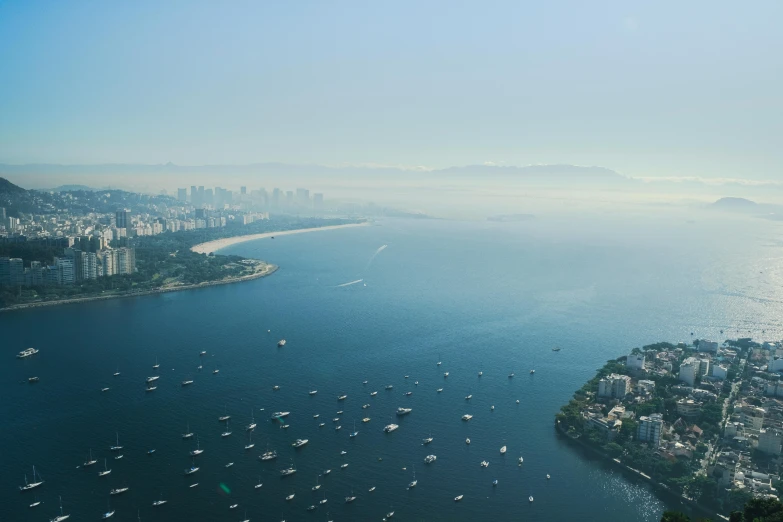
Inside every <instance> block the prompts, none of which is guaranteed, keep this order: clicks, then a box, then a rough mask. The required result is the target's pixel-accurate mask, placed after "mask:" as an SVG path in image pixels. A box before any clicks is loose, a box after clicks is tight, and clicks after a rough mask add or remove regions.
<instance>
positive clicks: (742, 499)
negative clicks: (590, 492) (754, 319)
mask: <svg viewBox="0 0 783 522" xmlns="http://www.w3.org/2000/svg"><path fill="white" fill-rule="evenodd" d="M777 350H781V352H783V342H779V341H767V342H755V341H753V340H752V339H750V338H744V339H738V340H727V341H725V342H723V343H718V342H714V341H709V340H704V339H702V340H699V339H697V340H695V341H693V342H692V343H683V342H680V343H677V344H672V343H666V342H662V343H657V344H653V345H649V346H645V347H643V348H634V349H633V350H632V351H631V352H630V354H628V355H626V356H622V357H620V358H618V359H615V360H610V361H608V362H607V363H606V365H604V367H603V368H601V369H600V370H598V373H597V374H596V376H595V377H593V378H592V379H591V380H590V381H588V382H587V383H586V384H585V385H584V386H583V387H582V389H580V390H579V391H577V392H576V393H575V394H574V396H573V399H572V400H571V401H570V402H569V403H568V404H567V405H565V406H563V407H562V408H561V411H560V412H559V413H558V414H557V415H556V418H555V427H556V429H557V431H558V433H561V434H562V435H564V436H565V438H566V439H567V440H570V441H573V442H574V443H576V444H579V445H581V446H583V447H585V448H587V449H588V450H590V451H594V452H597V453H599V454H601V455H602V456H604V457H605V458H607V460H608V461H609V462H611V463H613V464H615V465H617V466H620V467H621V468H623V469H624V470H625V471H627V472H629V473H633V474H634V475H635V476H637V477H639V478H641V479H643V480H647V481H649V482H651V483H652V484H653V485H654V486H655V487H657V488H660V489H662V490H665V491H666V492H668V493H670V494H673V495H676V496H677V497H678V499H679V500H680V501H682V502H685V503H688V504H690V505H691V506H692V507H694V508H697V509H699V510H701V511H706V512H708V513H709V514H710V516H713V517H721V518H725V516H726V515H727V514H728V513H730V512H732V511H736V510H741V509H742V506H743V505H744V504H745V503H746V502H748V501H749V500H750V499H752V498H762V499H777V497H778V495H779V490H780V487H781V486H783V483H781V481H780V476H781V471H783V470H782V469H781V468H782V467H783V461H782V460H781V449H782V445H783V401H781V397H783V382H781V373H783V358H781V357H780V356H779V355H778V354H777Z"/></svg>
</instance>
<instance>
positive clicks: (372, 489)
mask: <svg viewBox="0 0 783 522" xmlns="http://www.w3.org/2000/svg"><path fill="white" fill-rule="evenodd" d="M367 491H368V492H370V493H372V492H373V491H375V486H373V487H371V488H370V489H368V490H367Z"/></svg>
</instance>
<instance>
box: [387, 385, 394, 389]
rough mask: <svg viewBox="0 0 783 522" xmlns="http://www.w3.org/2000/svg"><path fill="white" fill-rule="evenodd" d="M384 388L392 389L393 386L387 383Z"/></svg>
mask: <svg viewBox="0 0 783 522" xmlns="http://www.w3.org/2000/svg"><path fill="white" fill-rule="evenodd" d="M386 389H387V390H393V389H394V386H392V385H391V384H387V385H386Z"/></svg>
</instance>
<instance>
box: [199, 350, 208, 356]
mask: <svg viewBox="0 0 783 522" xmlns="http://www.w3.org/2000/svg"><path fill="white" fill-rule="evenodd" d="M206 354H207V351H206V350H201V353H200V354H199V355H206Z"/></svg>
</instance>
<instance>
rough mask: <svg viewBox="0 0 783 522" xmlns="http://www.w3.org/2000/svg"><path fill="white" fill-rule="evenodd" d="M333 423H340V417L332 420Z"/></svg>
mask: <svg viewBox="0 0 783 522" xmlns="http://www.w3.org/2000/svg"><path fill="white" fill-rule="evenodd" d="M332 422H340V417H335V418H334V419H332Z"/></svg>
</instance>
